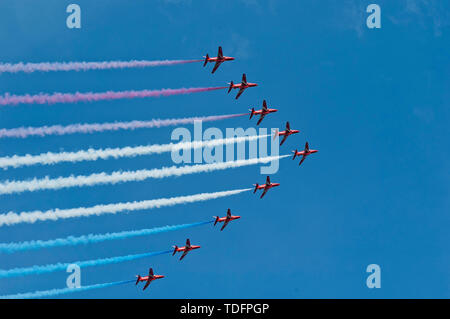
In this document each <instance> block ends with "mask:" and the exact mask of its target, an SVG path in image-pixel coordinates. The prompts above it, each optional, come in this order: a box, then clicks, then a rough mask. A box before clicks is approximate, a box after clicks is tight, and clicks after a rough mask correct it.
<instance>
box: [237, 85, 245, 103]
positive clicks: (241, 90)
mask: <svg viewBox="0 0 450 319" xmlns="http://www.w3.org/2000/svg"><path fill="white" fill-rule="evenodd" d="M244 91H245V89H244V88H243V87H242V86H241V87H240V88H239V92H238V94H237V95H236V100H237V99H238V98H239V97H240V96H241V94H242V93H244Z"/></svg>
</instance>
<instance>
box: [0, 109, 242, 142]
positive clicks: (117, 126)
mask: <svg viewBox="0 0 450 319" xmlns="http://www.w3.org/2000/svg"><path fill="white" fill-rule="evenodd" d="M245 115H248V113H243V114H230V115H212V116H199V117H188V118H181V119H166V120H161V119H155V120H150V121H130V122H114V123H92V124H86V123H85V124H71V125H67V126H62V125H52V126H42V127H18V128H12V129H0V138H6V137H12V138H26V137H29V136H47V135H67V134H75V133H82V134H90V133H96V132H105V131H119V130H136V129H140V128H154V127H156V128H159V127H165V126H177V125H183V124H192V123H194V122H195V121H203V122H212V121H220V120H226V119H231V118H235V117H239V116H245Z"/></svg>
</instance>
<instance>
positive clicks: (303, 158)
mask: <svg viewBox="0 0 450 319" xmlns="http://www.w3.org/2000/svg"><path fill="white" fill-rule="evenodd" d="M305 158H306V156H305V155H303V157H302V160H301V161H300V163H298V166H300V165H302V163H303V161H304V160H305Z"/></svg>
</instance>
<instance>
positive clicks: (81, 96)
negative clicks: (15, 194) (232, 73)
mask: <svg viewBox="0 0 450 319" xmlns="http://www.w3.org/2000/svg"><path fill="white" fill-rule="evenodd" d="M226 88H227V87H225V86H219V87H207V88H205V87H201V88H187V89H186V88H181V89H162V90H141V91H134V90H133V91H107V92H100V93H93V92H87V93H80V92H76V93H53V94H46V93H40V94H37V95H29V94H26V95H10V94H9V93H6V94H5V95H4V96H0V105H2V106H4V105H18V104H55V103H77V102H94V101H103V100H119V99H135V98H144V97H160V96H170V95H179V94H191V93H198V92H207V91H215V90H221V89H226Z"/></svg>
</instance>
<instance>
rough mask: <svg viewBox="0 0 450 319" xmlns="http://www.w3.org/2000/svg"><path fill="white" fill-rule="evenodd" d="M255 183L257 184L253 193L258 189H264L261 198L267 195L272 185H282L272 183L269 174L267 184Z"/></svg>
mask: <svg viewBox="0 0 450 319" xmlns="http://www.w3.org/2000/svg"><path fill="white" fill-rule="evenodd" d="M253 185H254V186H255V190H254V191H253V194H254V193H256V191H257V190H258V189H264V191H263V193H262V194H261V197H260V198H263V197H264V195H266V193H267V191H268V190H269V189H271V188H272V187H276V186H280V183H271V182H270V177H269V176H267V179H266V183H265V184H263V185H258V184H253Z"/></svg>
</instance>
